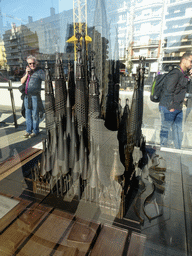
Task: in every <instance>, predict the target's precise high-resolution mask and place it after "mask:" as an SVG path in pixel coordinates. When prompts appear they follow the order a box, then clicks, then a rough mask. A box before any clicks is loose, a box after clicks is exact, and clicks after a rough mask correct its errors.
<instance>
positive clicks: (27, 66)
mask: <svg viewBox="0 0 192 256" xmlns="http://www.w3.org/2000/svg"><path fill="white" fill-rule="evenodd" d="M27 67H29V65H27ZM29 69H30V71H29V75H30V74H31V68H30V67H29Z"/></svg>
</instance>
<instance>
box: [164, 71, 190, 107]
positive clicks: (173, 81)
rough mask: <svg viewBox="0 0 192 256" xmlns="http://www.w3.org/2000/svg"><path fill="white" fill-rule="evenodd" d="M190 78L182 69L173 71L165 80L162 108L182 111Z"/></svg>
mask: <svg viewBox="0 0 192 256" xmlns="http://www.w3.org/2000/svg"><path fill="white" fill-rule="evenodd" d="M188 82H189V78H188V77H187V75H186V74H185V73H183V72H182V71H181V69H180V68H175V69H173V70H172V71H171V72H170V73H169V74H168V75H167V76H166V78H165V83H164V88H163V93H162V96H161V100H160V102H159V105H160V106H164V107H166V108H167V109H169V110H170V109H177V110H182V107H183V101H184V98H185V94H186V91H187V86H188Z"/></svg>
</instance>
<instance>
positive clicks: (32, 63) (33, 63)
mask: <svg viewBox="0 0 192 256" xmlns="http://www.w3.org/2000/svg"><path fill="white" fill-rule="evenodd" d="M28 64H29V65H36V63H35V62H31V63H28Z"/></svg>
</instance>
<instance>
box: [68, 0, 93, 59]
mask: <svg viewBox="0 0 192 256" xmlns="http://www.w3.org/2000/svg"><path fill="white" fill-rule="evenodd" d="M83 29H84V32H85V41H86V43H89V42H91V41H92V39H91V37H89V36H88V35H87V0H73V31H74V33H73V36H72V37H71V38H69V39H68V40H67V42H68V43H74V58H75V61H76V57H77V56H76V53H77V45H76V44H77V38H76V35H77V33H80V34H81V33H82V30H83Z"/></svg>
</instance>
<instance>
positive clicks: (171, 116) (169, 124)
mask: <svg viewBox="0 0 192 256" xmlns="http://www.w3.org/2000/svg"><path fill="white" fill-rule="evenodd" d="M159 111H160V113H161V131H160V144H161V147H166V146H167V142H168V135H169V131H170V129H171V128H172V132H173V141H174V146H175V148H177V149H180V148H181V144H182V137H183V136H182V122H183V111H182V110H177V109H176V110H175V111H174V112H170V111H169V110H168V109H167V108H166V107H163V106H159Z"/></svg>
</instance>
